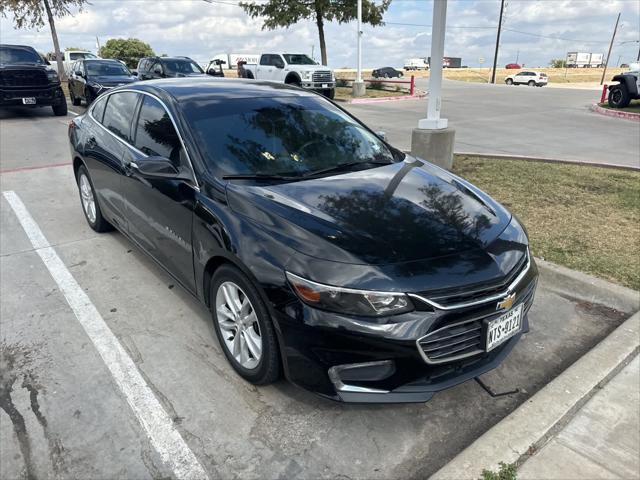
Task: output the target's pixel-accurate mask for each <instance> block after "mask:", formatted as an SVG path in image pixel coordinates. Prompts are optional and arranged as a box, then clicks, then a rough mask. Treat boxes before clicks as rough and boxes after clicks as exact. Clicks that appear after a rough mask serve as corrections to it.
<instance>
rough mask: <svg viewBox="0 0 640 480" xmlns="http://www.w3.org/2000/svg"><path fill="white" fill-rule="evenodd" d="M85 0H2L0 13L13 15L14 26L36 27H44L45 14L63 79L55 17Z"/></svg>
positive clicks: (80, 5) (81, 4) (79, 5)
mask: <svg viewBox="0 0 640 480" xmlns="http://www.w3.org/2000/svg"><path fill="white" fill-rule="evenodd" d="M85 3H88V2H87V0H2V1H0V15H2V16H3V17H5V18H6V17H7V14H9V13H11V14H12V15H13V21H14V24H15V26H16V28H36V29H40V28H42V27H44V19H45V16H46V18H47V21H48V22H49V28H50V29H51V38H52V40H53V49H54V51H55V53H56V63H57V65H58V73H59V75H60V77H61V78H62V79H63V80H64V79H65V78H66V75H65V73H64V66H63V65H62V59H63V57H62V54H61V53H60V43H59V42H58V33H57V32H56V24H55V20H54V19H55V18H59V17H64V16H66V15H69V14H70V13H71V10H70V9H71V8H73V7H77V8H78V9H80V10H81V9H82V7H83V6H84V4H85Z"/></svg>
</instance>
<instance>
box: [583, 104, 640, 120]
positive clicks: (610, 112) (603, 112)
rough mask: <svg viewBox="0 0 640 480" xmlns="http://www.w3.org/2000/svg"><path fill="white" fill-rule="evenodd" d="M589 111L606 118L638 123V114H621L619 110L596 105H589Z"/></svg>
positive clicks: (639, 115) (639, 117) (639, 116)
mask: <svg viewBox="0 0 640 480" xmlns="http://www.w3.org/2000/svg"><path fill="white" fill-rule="evenodd" d="M589 110H591V111H592V112H594V113H599V114H600V115H605V116H607V117H614V118H624V119H625V120H634V121H636V122H640V113H633V112H621V111H619V110H612V109H610V108H602V107H601V106H600V105H598V104H597V103H594V104H593V105H591V106H590V107H589Z"/></svg>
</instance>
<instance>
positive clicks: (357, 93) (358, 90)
mask: <svg viewBox="0 0 640 480" xmlns="http://www.w3.org/2000/svg"><path fill="white" fill-rule="evenodd" d="M357 48H358V54H357V55H358V59H357V61H358V65H357V72H356V81H355V82H353V96H354V97H362V96H363V95H364V94H365V91H366V90H365V85H364V82H363V81H362V0H358V34H357Z"/></svg>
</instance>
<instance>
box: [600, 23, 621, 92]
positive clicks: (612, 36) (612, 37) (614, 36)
mask: <svg viewBox="0 0 640 480" xmlns="http://www.w3.org/2000/svg"><path fill="white" fill-rule="evenodd" d="M619 21H620V14H619V13H618V18H617V19H616V26H615V27H613V35H611V43H610V44H609V51H608V52H607V61H606V62H605V64H604V70H603V71H602V78H601V79H600V85H602V84H603V83H604V77H605V75H606V74H607V67H608V66H609V57H610V56H611V49H612V48H613V40H614V39H615V38H616V32H617V31H618V22H619Z"/></svg>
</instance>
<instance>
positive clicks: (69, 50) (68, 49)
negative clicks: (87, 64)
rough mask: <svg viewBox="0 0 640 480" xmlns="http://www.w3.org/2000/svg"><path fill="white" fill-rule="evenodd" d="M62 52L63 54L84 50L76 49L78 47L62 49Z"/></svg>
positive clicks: (82, 49)
mask: <svg viewBox="0 0 640 480" xmlns="http://www.w3.org/2000/svg"><path fill="white" fill-rule="evenodd" d="M64 51H65V52H80V51H84V48H78V47H64Z"/></svg>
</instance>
